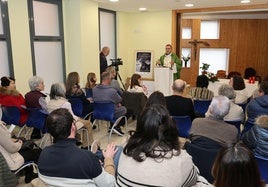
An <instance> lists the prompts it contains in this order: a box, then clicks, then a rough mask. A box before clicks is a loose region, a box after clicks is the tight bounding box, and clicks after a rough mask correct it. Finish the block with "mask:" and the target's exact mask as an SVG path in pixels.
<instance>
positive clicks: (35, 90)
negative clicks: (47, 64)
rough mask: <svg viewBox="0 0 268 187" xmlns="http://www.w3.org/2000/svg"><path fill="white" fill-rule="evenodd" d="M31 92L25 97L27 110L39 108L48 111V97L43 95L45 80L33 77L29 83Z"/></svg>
mask: <svg viewBox="0 0 268 187" xmlns="http://www.w3.org/2000/svg"><path fill="white" fill-rule="evenodd" d="M28 83H29V87H30V90H31V91H30V92H28V93H26V95H25V102H26V107H27V108H32V109H34V108H39V109H44V110H46V109H47V107H46V99H45V98H46V97H47V96H46V95H45V94H44V93H42V91H44V89H45V84H44V80H43V79H42V78H41V77H38V76H33V77H31V78H30V79H29V81H28Z"/></svg>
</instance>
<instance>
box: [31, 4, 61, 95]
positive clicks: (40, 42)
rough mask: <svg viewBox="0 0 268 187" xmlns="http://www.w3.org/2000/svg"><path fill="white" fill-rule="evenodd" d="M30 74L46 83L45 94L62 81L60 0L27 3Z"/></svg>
mask: <svg viewBox="0 0 268 187" xmlns="http://www.w3.org/2000/svg"><path fill="white" fill-rule="evenodd" d="M28 7H29V17H30V23H29V24H30V33H31V49H32V61H33V74H34V75H38V76H40V77H42V78H44V80H45V84H46V85H47V86H46V91H48V90H49V89H50V85H51V84H53V83H55V82H64V80H65V74H66V70H65V53H64V35H63V18H62V1H61V0H28Z"/></svg>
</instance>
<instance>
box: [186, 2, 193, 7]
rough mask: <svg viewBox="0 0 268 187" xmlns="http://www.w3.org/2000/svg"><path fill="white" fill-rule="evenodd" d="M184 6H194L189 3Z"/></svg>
mask: <svg viewBox="0 0 268 187" xmlns="http://www.w3.org/2000/svg"><path fill="white" fill-rule="evenodd" d="M185 6H186V7H193V6H194V4H191V3H189V4H185Z"/></svg>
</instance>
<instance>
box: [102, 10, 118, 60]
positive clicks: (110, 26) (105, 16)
mask: <svg viewBox="0 0 268 187" xmlns="http://www.w3.org/2000/svg"><path fill="white" fill-rule="evenodd" d="M99 32H100V50H101V48H103V47H104V46H108V47H109V48H110V54H109V55H108V56H107V62H108V64H110V63H111V62H110V61H109V60H108V59H115V58H117V53H116V52H117V51H116V12H114V11H110V10H105V9H99Z"/></svg>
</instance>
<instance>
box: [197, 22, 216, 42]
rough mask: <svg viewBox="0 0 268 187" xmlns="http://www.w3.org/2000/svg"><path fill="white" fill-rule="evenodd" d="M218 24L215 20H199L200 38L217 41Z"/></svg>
mask: <svg viewBox="0 0 268 187" xmlns="http://www.w3.org/2000/svg"><path fill="white" fill-rule="evenodd" d="M219 33H220V24H219V21H217V20H209V21H208V20H201V29H200V38H201V39H219Z"/></svg>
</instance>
